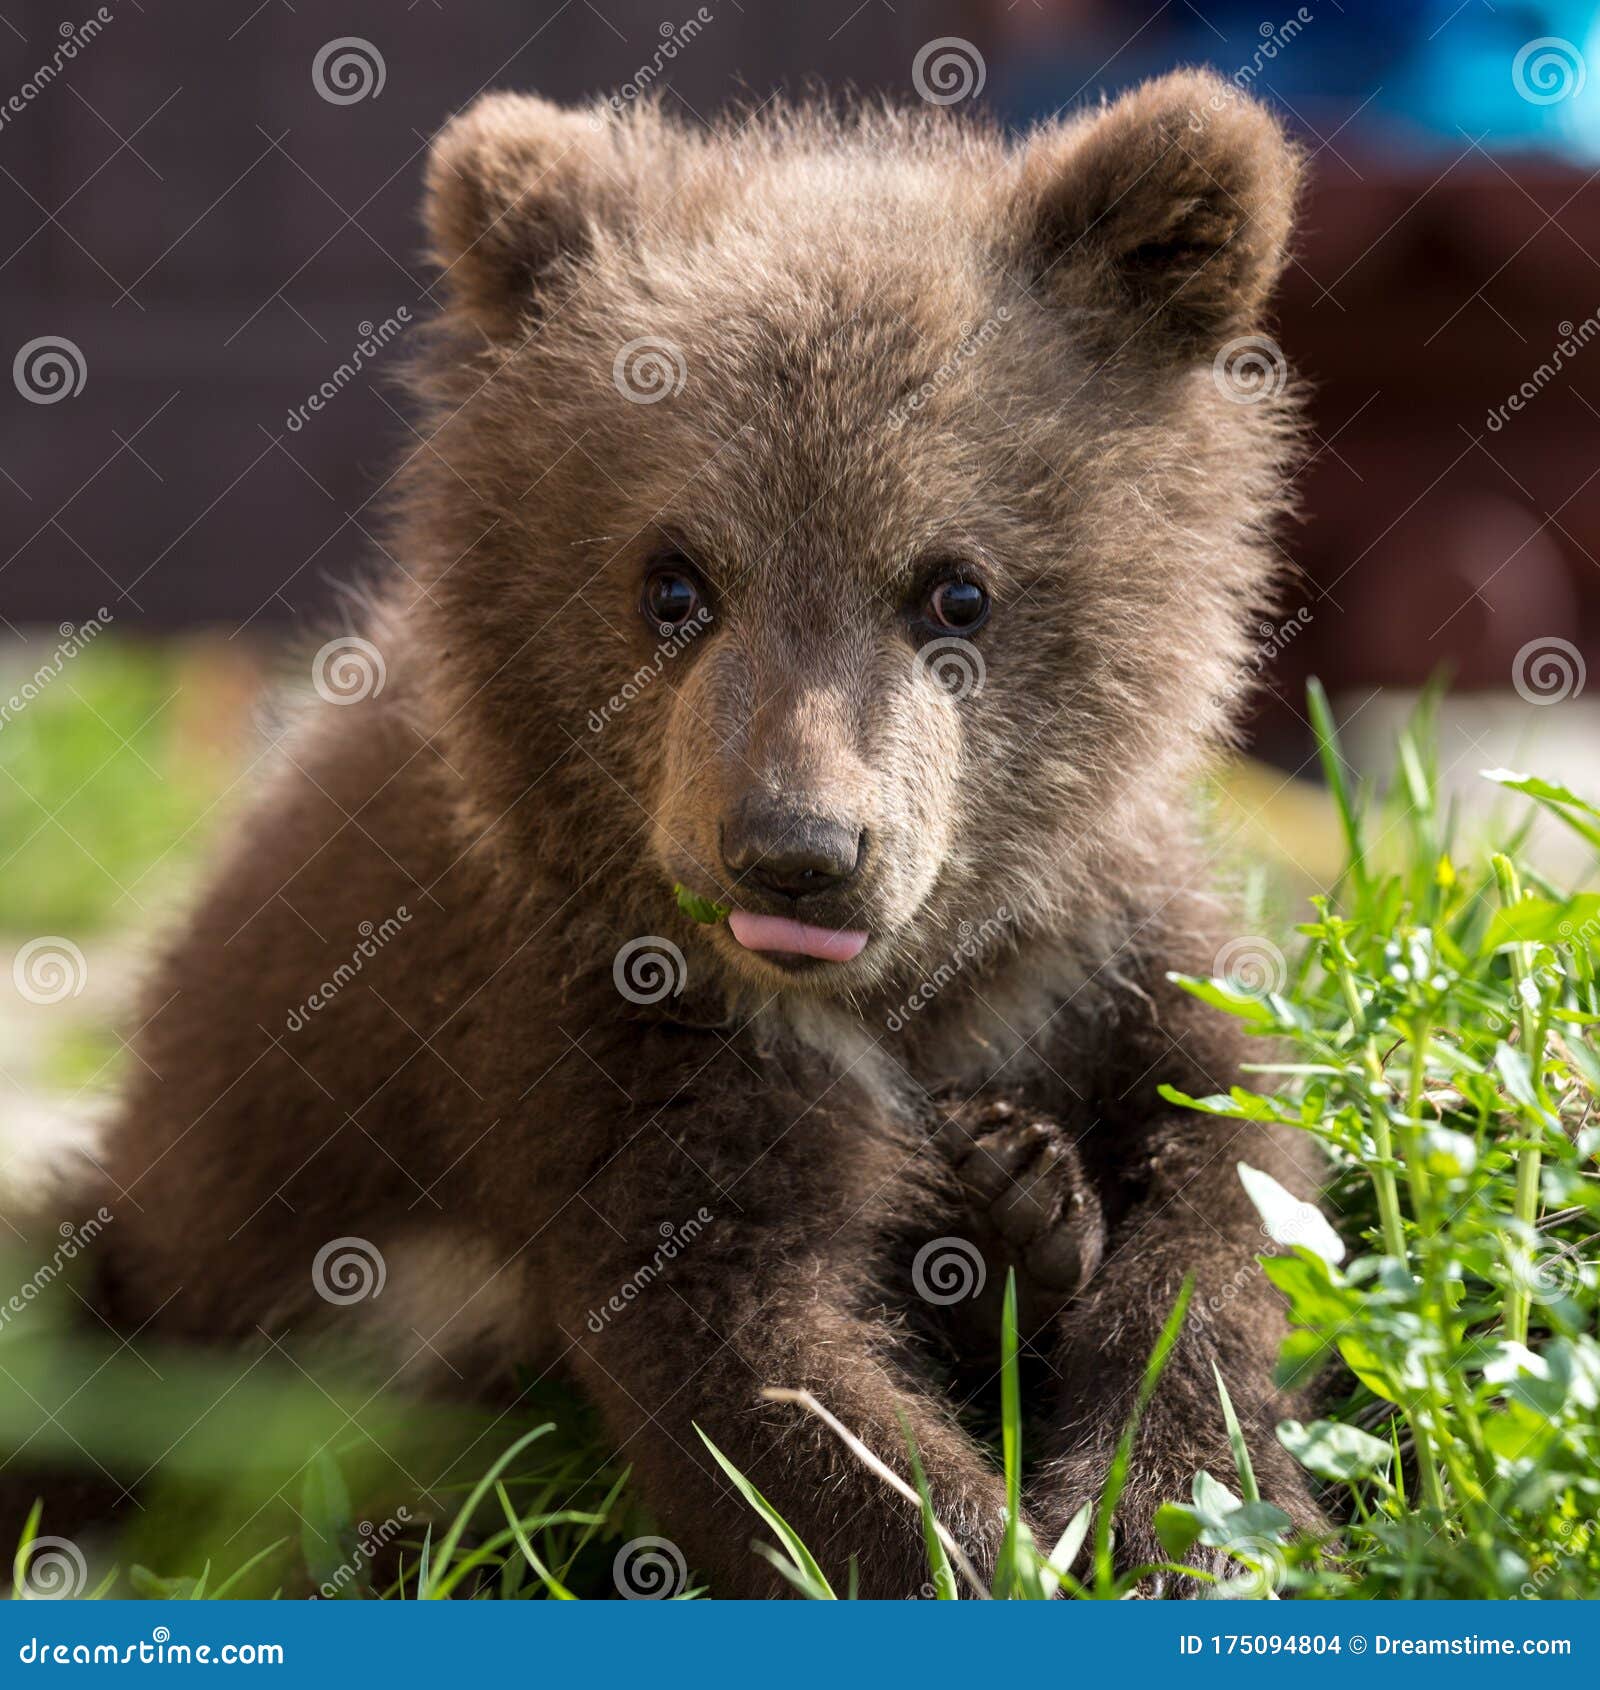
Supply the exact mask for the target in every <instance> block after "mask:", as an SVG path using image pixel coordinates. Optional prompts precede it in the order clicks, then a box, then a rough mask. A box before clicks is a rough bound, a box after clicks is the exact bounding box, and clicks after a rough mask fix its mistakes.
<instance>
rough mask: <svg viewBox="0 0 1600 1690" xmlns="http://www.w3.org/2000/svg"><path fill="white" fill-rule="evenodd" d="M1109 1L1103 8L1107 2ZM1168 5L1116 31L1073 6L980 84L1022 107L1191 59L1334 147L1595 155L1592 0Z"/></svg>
mask: <svg viewBox="0 0 1600 1690" xmlns="http://www.w3.org/2000/svg"><path fill="white" fill-rule="evenodd" d="M1107 10H1108V12H1111V13H1113V14H1114V12H1115V9H1113V8H1108V9H1107ZM1204 11H1205V17H1204V18H1203V19H1202V18H1201V17H1200V16H1199V15H1198V14H1197V13H1195V12H1193V11H1190V10H1189V9H1187V8H1182V7H1172V8H1169V9H1168V11H1167V12H1166V13H1165V14H1164V15H1163V16H1162V18H1161V19H1160V20H1158V22H1156V23H1154V24H1152V25H1150V26H1149V27H1147V28H1145V29H1143V30H1141V31H1139V32H1138V33H1137V34H1136V35H1134V36H1133V37H1132V39H1131V40H1130V39H1126V34H1127V32H1126V31H1125V29H1123V28H1122V27H1121V26H1120V24H1119V23H1118V21H1117V18H1116V17H1115V16H1114V15H1113V16H1109V17H1107V18H1106V19H1104V20H1102V24H1103V27H1101V28H1100V29H1089V30H1086V29H1085V28H1084V27H1083V24H1082V20H1075V21H1074V22H1072V23H1071V24H1070V25H1069V26H1068V28H1066V29H1064V30H1063V37H1062V39H1061V40H1060V42H1059V44H1058V45H1057V46H1056V48H1055V50H1054V51H1052V50H1051V49H1050V47H1049V46H1048V44H1047V45H1045V47H1044V48H1043V50H1041V44H1040V42H1039V41H1038V40H1037V39H1033V40H1030V41H1029V42H1028V43H1027V47H1026V50H1025V52H1019V53H1017V54H1016V55H1014V56H1010V57H1007V58H1005V59H1003V60H1002V62H1001V63H999V64H997V65H996V66H995V74H994V75H993V77H992V79H991V86H992V88H993V91H994V96H995V98H996V100H997V102H998V103H999V104H1000V106H1001V108H1002V109H1003V110H1004V111H1005V112H1006V114H1007V116H1009V117H1011V118H1012V119H1014V120H1015V121H1017V122H1019V123H1021V122H1027V121H1029V120H1031V119H1033V118H1037V117H1042V116H1045V115H1048V114H1049V113H1052V112H1055V111H1057V110H1059V109H1060V108H1061V107H1062V106H1063V105H1067V104H1074V103H1076V102H1078V101H1081V100H1083V99H1086V98H1088V97H1090V96H1092V95H1093V94H1094V93H1095V92H1096V91H1097V90H1099V89H1102V88H1104V89H1109V90H1115V89H1116V88H1119V87H1123V86H1126V85H1128V84H1130V83H1134V82H1138V81H1140V80H1141V79H1142V78H1144V77H1146V76H1151V75H1155V74H1157V73H1159V72H1161V71H1163V70H1166V69H1168V68H1170V67H1171V66H1172V65H1173V64H1194V63H1202V62H1203V63H1206V64H1209V65H1211V66H1212V67H1213V68H1214V69H1216V70H1218V71H1220V72H1221V73H1222V74H1223V75H1224V76H1229V77H1234V78H1235V79H1236V80H1238V81H1239V82H1240V84H1241V85H1242V86H1247V87H1249V88H1251V89H1252V90H1253V91H1254V92H1256V93H1258V94H1260V95H1261V96H1263V97H1264V98H1266V99H1268V100H1269V101H1272V102H1273V103H1275V104H1277V105H1279V106H1280V107H1281V108H1282V109H1283V110H1284V111H1285V113H1286V115H1287V116H1289V117H1290V118H1291V119H1296V118H1298V120H1299V122H1300V123H1301V124H1302V125H1304V126H1305V127H1306V128H1307V129H1308V130H1311V131H1314V132H1315V133H1316V134H1318V135H1322V136H1326V135H1329V134H1331V133H1332V132H1333V131H1334V130H1336V129H1339V128H1340V125H1341V124H1346V123H1347V120H1348V126H1347V127H1345V128H1344V129H1343V130H1342V131H1341V134H1340V138H1339V140H1338V142H1337V143H1336V145H1338V146H1339V147H1340V148H1341V150H1342V149H1344V148H1345V147H1346V146H1348V147H1350V148H1351V149H1356V150H1359V149H1362V148H1365V149H1367V150H1371V149H1372V148H1374V147H1379V148H1382V149H1383V150H1385V151H1392V150H1393V149H1395V148H1397V147H1398V148H1403V149H1405V150H1408V151H1411V152H1415V153H1418V154H1424V155H1425V154H1430V153H1440V154H1449V155H1453V154H1455V153H1458V152H1460V150H1461V149H1462V148H1463V147H1464V146H1466V144H1467V142H1468V141H1469V140H1472V141H1477V142H1478V143H1479V144H1480V145H1482V146H1484V147H1485V148H1490V149H1494V150H1498V151H1502V152H1509V151H1529V150H1543V151H1549V152H1553V153H1559V154H1564V155H1566V156H1568V157H1570V158H1574V159H1577V160H1580V161H1581V160H1585V159H1589V160H1597V161H1600V5H1597V4H1596V3H1595V0H1552V3H1548V4H1500V5H1497V6H1494V7H1493V8H1491V7H1490V6H1489V5H1488V4H1487V3H1486V0H1464V3H1463V0H1421V3H1417V4H1411V5H1397V4H1393V3H1387V4H1386V3H1383V0H1343V3H1342V5H1341V6H1340V7H1339V8H1338V9H1335V8H1334V7H1333V6H1332V5H1331V4H1329V3H1328V0H1305V4H1303V5H1288V4H1286V3H1284V0H1278V9H1277V10H1276V11H1273V10H1270V9H1269V8H1268V6H1267V5H1264V4H1263V3H1262V0H1255V3H1254V4H1244V5H1238V4H1232V3H1221V4H1219V3H1208V4H1207V5H1206V6H1205V8H1204Z"/></svg>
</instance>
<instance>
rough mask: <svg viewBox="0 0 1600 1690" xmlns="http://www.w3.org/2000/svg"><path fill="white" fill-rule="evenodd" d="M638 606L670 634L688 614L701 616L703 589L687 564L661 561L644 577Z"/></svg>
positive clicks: (702, 617) (704, 593)
mask: <svg viewBox="0 0 1600 1690" xmlns="http://www.w3.org/2000/svg"><path fill="white" fill-rule="evenodd" d="M641 608H642V610H643V611H644V614H645V615H646V616H647V617H648V618H649V619H650V621H652V622H653V623H654V624H655V625H656V628H657V630H658V631H659V632H661V633H663V634H670V633H671V632H672V631H673V630H674V629H675V628H681V627H682V626H683V625H684V623H685V622H687V621H689V620H690V618H691V617H696V618H700V619H702V620H703V619H704V615H705V609H706V591H705V588H704V587H703V586H702V585H701V582H700V577H699V576H698V575H696V574H695V572H694V570H693V569H691V568H690V567H689V566H688V564H686V563H664V564H660V565H658V566H657V567H656V568H654V569H652V570H651V571H650V573H649V575H648V576H646V577H645V583H644V596H643V599H642V601H641Z"/></svg>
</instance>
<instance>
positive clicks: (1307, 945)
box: [1166, 687, 1600, 1597]
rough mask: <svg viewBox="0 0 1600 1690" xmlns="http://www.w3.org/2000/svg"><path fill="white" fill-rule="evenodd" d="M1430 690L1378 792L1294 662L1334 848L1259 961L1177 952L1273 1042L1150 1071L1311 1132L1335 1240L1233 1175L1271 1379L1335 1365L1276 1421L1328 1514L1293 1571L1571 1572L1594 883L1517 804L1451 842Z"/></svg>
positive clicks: (1597, 1073)
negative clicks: (1206, 959)
mask: <svg viewBox="0 0 1600 1690" xmlns="http://www.w3.org/2000/svg"><path fill="white" fill-rule="evenodd" d="M1433 708H1434V700H1433V699H1432V698H1431V697H1429V698H1425V699H1424V701H1423V704H1422V706H1421V708H1420V710H1419V712H1418V716H1417V718H1416V719H1415V720H1414V721H1413V722H1412V723H1411V724H1410V725H1409V726H1408V727H1407V729H1406V730H1405V731H1404V732H1403V733H1402V734H1401V736H1400V739H1399V747H1398V750H1399V756H1398V771H1397V778H1396V780H1395V782H1394V785H1393V788H1392V790H1391V791H1390V793H1389V794H1388V795H1387V798H1386V799H1385V800H1384V801H1383V802H1379V801H1378V800H1376V799H1375V798H1374V797H1373V795H1372V794H1370V793H1368V792H1363V791H1359V790H1356V789H1355V788H1354V787H1353V786H1352V783H1351V782H1350V781H1349V779H1348V777H1347V773H1346V764H1345V761H1344V758H1343V755H1342V753H1341V751H1340V747H1339V742H1338V737H1337V733H1336V730H1335V728H1334V724H1333V719H1332V714H1331V711H1330V710H1329V709H1328V706H1327V702H1326V700H1325V699H1324V698H1323V697H1322V695H1321V692H1320V689H1317V688H1315V687H1314V688H1313V692H1312V716H1313V721H1314V723H1315V724H1316V726H1317V730H1318V737H1319V741H1320V749H1321V755H1322V762H1323V767H1324V770H1325V772H1326V774H1327V778H1328V782H1329V786H1330V788H1331V790H1332V793H1333V797H1334V802H1335V806H1336V809H1337V812H1338V815H1339V817H1340V822H1341V826H1342V828H1343V830H1344V834H1345V841H1346V847H1347V863H1346V867H1345V871H1344V874H1343V875H1342V877H1341V879H1340V881H1339V883H1338V885H1337V886H1336V887H1335V888H1334V889H1333V891H1332V892H1331V893H1330V894H1329V895H1328V896H1327V897H1325V898H1319V899H1315V900H1313V905H1314V909H1315V917H1316V918H1315V919H1314V920H1313V921H1310V922H1307V923H1305V924H1304V925H1302V926H1301V927H1300V928H1299V933H1300V934H1301V935H1302V937H1303V940H1304V944H1303V946H1302V947H1301V952H1300V955H1299V957H1298V960H1297V962H1296V965H1295V966H1294V968H1293V970H1292V973H1291V975H1290V977H1289V978H1288V979H1287V980H1286V981H1285V982H1284V983H1283V984H1282V989H1280V990H1265V991H1258V992H1251V991H1246V990H1243V989H1241V987H1240V986H1239V985H1238V984H1237V983H1235V982H1231V981H1228V980H1224V979H1212V980H1196V979H1183V980H1181V981H1180V983H1181V984H1182V985H1184V986H1185V987H1186V988H1187V989H1188V990H1189V991H1191V992H1192V993H1194V994H1195V995H1196V996H1197V997H1200V998H1202V999H1203V1000H1204V1001H1206V1002H1207V1003H1210V1004H1212V1005H1214V1006H1215V1007H1216V1008H1218V1009H1219V1010H1221V1011H1223V1012H1225V1013H1228V1014H1231V1015H1234V1016H1236V1017H1237V1018H1239V1019H1240V1020H1241V1021H1242V1022H1243V1023H1244V1025H1245V1028H1246V1030H1247V1031H1249V1032H1250V1033H1252V1034H1256V1035H1259V1036H1261V1037H1262V1038H1264V1039H1266V1040H1269V1041H1272V1042H1273V1043H1274V1044H1275V1045H1277V1046H1278V1049H1277V1050H1276V1051H1274V1052H1272V1053H1271V1054H1272V1055H1273V1056H1274V1058H1275V1059H1274V1060H1269V1061H1265V1062H1262V1063H1260V1064H1257V1065H1254V1069H1253V1071H1254V1072H1255V1073H1257V1074H1259V1075H1261V1076H1262V1081H1261V1086H1260V1089H1252V1088H1249V1087H1245V1086H1236V1087H1235V1088H1233V1090H1232V1091H1231V1092H1230V1093H1228V1094H1227V1095H1225V1096H1212V1097H1204V1098H1194V1097H1188V1096H1185V1095H1183V1094H1181V1093H1178V1092H1174V1091H1170V1090H1169V1091H1167V1092H1166V1095H1167V1096H1168V1098H1169V1099H1170V1100H1171V1101H1172V1102H1174V1103H1178V1104H1181V1105H1183V1106H1185V1107H1188V1108H1192V1109H1197V1110H1201V1111H1203V1112H1205V1113H1208V1114H1212V1115H1217V1116H1224V1117H1236V1118H1237V1117H1243V1118H1247V1119H1253V1120H1263V1121H1278V1122H1282V1123H1284V1124H1286V1125H1288V1126H1291V1127H1294V1128H1296V1129H1298V1130H1300V1131H1304V1132H1307V1133H1310V1134H1312V1135H1313V1136H1315V1137H1316V1138H1318V1139H1319V1140H1320V1141H1321V1142H1322V1143H1323V1144H1324V1145H1325V1146H1326V1148H1327V1151H1328V1153H1329V1156H1330V1159H1331V1161H1332V1164H1333V1167H1334V1169H1335V1179H1334V1183H1333V1186H1332V1188H1331V1191H1330V1193H1329V1200H1330V1202H1331V1203H1332V1204H1334V1205H1335V1206H1337V1207H1338V1208H1340V1209H1341V1210H1342V1211H1343V1216H1342V1231H1343V1232H1344V1234H1345V1236H1346V1237H1348V1238H1349V1239H1350V1240H1351V1241H1352V1243H1354V1244H1355V1245H1356V1249H1355V1253H1354V1254H1353V1256H1352V1258H1351V1259H1350V1260H1348V1261H1343V1262H1341V1260H1340V1254H1341V1252H1339V1251H1337V1250H1332V1249H1327V1248H1320V1249H1319V1248H1318V1247H1317V1245H1318V1244H1319V1243H1320V1242H1321V1239H1320V1237H1317V1236H1309V1235H1307V1234H1306V1233H1305V1232H1304V1231H1301V1232H1298V1233H1297V1231H1296V1229H1295V1226H1294V1224H1293V1220H1292V1218H1289V1219H1287V1220H1286V1219H1285V1217H1284V1216H1283V1214H1282V1213H1281V1212H1279V1213H1276V1214H1275V1210H1274V1204H1273V1201H1272V1200H1271V1198H1270V1196H1266V1197H1264V1196H1263V1194H1262V1193H1260V1192H1258V1191H1252V1195H1254V1196H1256V1197H1257V1201H1258V1206H1259V1207H1261V1209H1262V1213H1263V1216H1264V1219H1265V1220H1266V1222H1267V1226H1268V1230H1269V1231H1272V1232H1273V1234H1274V1236H1275V1237H1277V1238H1278V1239H1279V1241H1280V1242H1282V1243H1286V1244H1289V1245H1291V1246H1292V1247H1291V1248H1290V1249H1289V1250H1288V1252H1287V1253H1286V1254H1282V1255H1275V1256H1271V1257H1268V1258H1266V1259H1265V1260H1264V1262H1263V1268H1264V1271H1265V1272H1266V1273H1267V1274H1268V1275H1269V1277H1270V1278H1271V1279H1272V1281H1273V1283H1274V1284H1275V1285H1276V1286H1277V1287H1278V1289H1279V1290H1280V1291H1282V1293H1283V1294H1284V1296H1285V1298H1286V1299H1287V1302H1288V1305H1289V1312H1290V1316H1291V1319H1292V1321H1293V1323H1294V1330H1293V1332H1292V1334H1291V1336H1290V1339H1289V1341H1288V1343H1287V1345H1286V1346H1285V1349H1284V1352H1283V1355H1282V1357H1281V1359H1280V1365H1279V1372H1280V1378H1281V1379H1282V1380H1283V1382H1285V1383H1304V1382H1305V1381H1306V1380H1308V1379H1310V1378H1312V1377H1314V1376H1316V1375H1318V1374H1327V1373H1330V1372H1331V1373H1332V1374H1333V1375H1334V1376H1335V1377H1336V1378H1338V1379H1340V1380H1342V1381H1343V1383H1344V1386H1345V1387H1346V1394H1345V1395H1344V1397H1343V1399H1342V1400H1341V1401H1339V1402H1338V1403H1337V1405H1336V1406H1335V1407H1333V1408H1330V1410H1329V1417H1328V1418H1326V1419H1322V1420H1318V1421H1316V1422H1314V1423H1313V1424H1312V1425H1310V1426H1305V1425H1301V1424H1300V1423H1298V1422H1296V1421H1290V1422H1287V1423H1285V1424H1284V1425H1282V1426H1280V1427H1279V1428H1278V1429H1277V1436H1278V1438H1279V1441H1280V1442H1281V1443H1282V1444H1283V1445H1284V1446H1285V1448H1287V1449H1288V1450H1289V1452H1290V1453H1291V1454H1292V1455H1293V1456H1294V1457H1295V1458H1296V1459H1297V1460H1298V1461H1300V1462H1301V1464H1302V1465H1303V1466H1304V1467H1306V1468H1307V1469H1308V1470H1309V1471H1310V1472H1311V1473H1313V1474H1314V1475H1316V1476H1317V1477H1318V1478H1319V1479H1321V1480H1323V1481H1325V1482H1326V1483H1327V1484H1328V1485H1329V1486H1331V1487H1334V1489H1335V1491H1336V1492H1338V1493H1342V1496H1343V1499H1344V1504H1345V1509H1346V1512H1347V1514H1348V1519H1347V1521H1346V1523H1345V1525H1344V1528H1343V1530H1342V1531H1341V1533H1340V1541H1339V1553H1338V1556H1337V1559H1336V1561H1332V1560H1330V1562H1329V1563H1328V1564H1327V1565H1325V1566H1323V1567H1322V1568H1321V1569H1320V1570H1319V1571H1317V1572H1316V1573H1315V1575H1314V1576H1308V1577H1306V1578H1305V1579H1303V1580H1300V1581H1299V1583H1300V1587H1301V1589H1302V1591H1303V1593H1304V1594H1314V1595H1339V1594H1350V1595H1382V1596H1514V1595H1519V1594H1520V1595H1538V1596H1544V1597H1554V1596H1593V1595H1595V1594H1597V1593H1600V1531H1597V1529H1596V1527H1595V1525H1594V1516H1595V1513H1596V1509H1597V1506H1600V1428H1597V1419H1600V1417H1597V1408H1600V1344H1597V1342H1596V1337H1595V1324H1596V1315H1597V1312H1600V1295H1597V1285H1600V1273H1597V1268H1596V1262H1595V1252H1594V1242H1595V1238H1596V1236H1597V1233H1600V1184H1597V1169H1596V1151H1597V1149H1600V1123H1597V1121H1596V1117H1595V1106H1596V1100H1597V1099H1600V1051H1597V1049H1596V1045H1595V1028H1596V1027H1600V992H1597V985H1596V968H1597V957H1600V895H1596V894H1595V893H1592V892H1571V891H1565V890H1562V889H1560V888H1558V887H1556V886H1554V885H1552V884H1551V883H1550V882H1549V881H1548V880H1546V879H1545V878H1544V877H1543V876H1542V875H1541V874H1540V873H1539V871H1538V870H1537V869H1536V868H1535V867H1533V866H1532V865H1531V863H1530V862H1529V861H1527V860H1523V861H1522V862H1521V863H1520V864H1519V862H1518V861H1517V857H1518V855H1519V854H1521V853H1522V852H1523V848H1524V846H1525V844H1526V836H1527V831H1528V830H1527V827H1526V824H1524V825H1523V826H1521V827H1519V828H1518V829H1516V830H1515V831H1514V832H1512V833H1511V834H1510V835H1509V837H1508V838H1507V839H1506V840H1504V841H1503V843H1504V845H1505V849H1504V850H1502V851H1494V850H1489V849H1482V850H1480V851H1478V852H1476V853H1474V852H1473V850H1472V848H1471V847H1470V846H1468V847H1466V848H1464V849H1462V850H1460V851H1459V852H1458V850H1457V846H1456V842H1455V840H1454V838H1453V834H1454V831H1455V829H1454V827H1453V824H1452V821H1451V818H1450V817H1449V815H1448V814H1447V811H1446V808H1445V806H1443V805H1442V803H1441V798H1440V790H1439V781H1438V772H1437V764H1436V752H1435V750H1434V733H1433V726H1432V712H1433ZM1485 774H1486V778H1487V779H1488V780H1490V781H1492V782H1494V783H1496V784H1497V785H1499V786H1500V787H1502V788H1503V789H1505V790H1508V791H1510V792H1515V793H1518V794H1521V795H1522V796H1524V797H1526V798H1528V799H1531V800H1532V801H1533V802H1534V804H1536V805H1538V806H1539V807H1540V808H1542V809H1543V810H1544V811H1546V812H1548V813H1549V814H1550V815H1553V816H1555V817H1557V818H1559V820H1560V821H1561V822H1562V823H1563V824H1565V825H1566V826H1567V827H1568V828H1570V829H1571V830H1572V831H1573V832H1574V833H1576V834H1577V835H1578V836H1579V837H1580V838H1582V839H1583V840H1585V841H1586V842H1587V843H1588V844H1589V845H1591V846H1594V847H1600V810H1597V809H1596V808H1595V807H1594V806H1593V805H1592V804H1590V803H1589V802H1588V801H1587V800H1585V799H1583V798H1582V797H1580V796H1579V795H1578V794H1576V793H1575V792H1572V791H1571V790H1569V789H1568V788H1566V787H1563V786H1558V785H1556V784H1554V783H1552V782H1548V781H1543V780H1539V779H1535V778H1532V777H1529V776H1525V775H1518V774H1513V773H1511V772H1509V771H1506V770H1489V771H1486V772H1485ZM1458 855H1459V857H1460V860H1459V861H1458V860H1457V857H1458ZM1314 1231H1315V1228H1314V1227H1313V1233H1314ZM1308 1246H1310V1247H1308ZM1177 1546H1178V1545H1177V1543H1176V1542H1174V1544H1173V1547H1174V1548H1176V1547H1177ZM1289 1582H1296V1581H1295V1580H1293V1579H1292V1578H1291V1579H1290V1580H1289Z"/></svg>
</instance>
